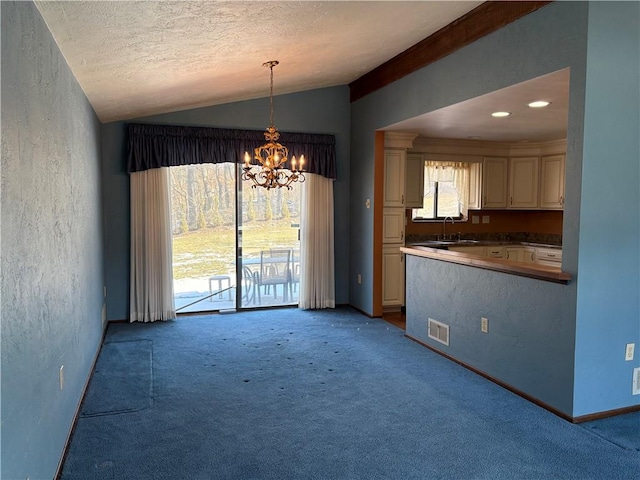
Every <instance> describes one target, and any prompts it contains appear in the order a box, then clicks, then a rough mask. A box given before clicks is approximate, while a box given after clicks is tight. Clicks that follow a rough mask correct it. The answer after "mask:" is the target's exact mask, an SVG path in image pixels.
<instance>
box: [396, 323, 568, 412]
mask: <svg viewBox="0 0 640 480" xmlns="http://www.w3.org/2000/svg"><path fill="white" fill-rule="evenodd" d="M404 336H405V337H407V338H408V339H409V340H412V341H414V342H416V343H419V344H420V345H422V346H423V347H427V348H428V349H429V350H431V351H432V352H435V353H437V354H439V355H442V356H443V357H445V358H447V359H448V360H451V361H452V362H455V363H457V364H458V365H461V366H463V367H464V368H466V369H467V370H471V371H472V372H473V373H476V374H478V375H480V376H481V377H484V378H486V379H487V380H489V381H491V382H493V383H495V384H496V385H500V386H501V387H502V388H506V389H507V390H509V391H510V392H512V393H515V394H516V395H518V396H520V397H522V398H524V399H525V400H528V401H530V402H531V403H534V404H536V405H538V406H539V407H541V408H544V409H545V410H548V411H549V412H551V413H553V414H554V415H557V416H558V417H560V418H562V419H564V420H567V421H568V422H572V423H573V422H574V419H573V417H572V416H570V415H567V414H566V413H564V412H562V411H560V410H558V409H557V408H555V407H552V406H551V405H549V404H548V403H545V402H543V401H542V400H539V399H537V398H535V397H533V396H531V395H529V394H528V393H525V392H523V391H522V390H518V389H517V388H515V387H513V386H512V385H509V384H508V383H505V382H503V381H502V380H498V379H497V378H494V377H492V376H491V375H489V374H487V373H485V372H483V371H482V370H478V369H477V368H475V367H472V366H471V365H469V364H467V363H465V362H462V361H460V360H458V359H457V358H455V357H452V356H451V355H448V354H446V353H444V352H442V351H440V350H438V349H437V348H434V347H432V346H431V345H428V344H426V343H425V342H423V341H422V340H419V339H417V338H415V337H412V336H411V335H409V334H406V333H405V335H404Z"/></svg>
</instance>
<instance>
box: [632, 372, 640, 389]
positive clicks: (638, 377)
mask: <svg viewBox="0 0 640 480" xmlns="http://www.w3.org/2000/svg"><path fill="white" fill-rule="evenodd" d="M632 393H633V395H640V367H638V368H634V369H633V392H632Z"/></svg>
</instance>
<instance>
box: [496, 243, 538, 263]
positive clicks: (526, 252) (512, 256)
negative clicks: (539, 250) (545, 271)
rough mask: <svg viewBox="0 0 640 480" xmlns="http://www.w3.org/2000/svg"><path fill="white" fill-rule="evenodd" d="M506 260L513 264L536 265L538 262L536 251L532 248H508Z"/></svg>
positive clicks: (506, 249)
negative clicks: (536, 261)
mask: <svg viewBox="0 0 640 480" xmlns="http://www.w3.org/2000/svg"><path fill="white" fill-rule="evenodd" d="M504 250H505V257H504V258H505V259H507V260H511V261H512V262H521V263H534V262H535V260H536V249H535V248H531V247H506V248H505V249H504Z"/></svg>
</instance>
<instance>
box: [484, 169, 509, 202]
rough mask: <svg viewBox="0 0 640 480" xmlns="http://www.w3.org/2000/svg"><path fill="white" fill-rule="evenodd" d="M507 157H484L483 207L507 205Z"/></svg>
mask: <svg viewBox="0 0 640 480" xmlns="http://www.w3.org/2000/svg"><path fill="white" fill-rule="evenodd" d="M507 171H508V158H507V157H484V159H483V162H482V208H506V207H507V185H508V184H507Z"/></svg>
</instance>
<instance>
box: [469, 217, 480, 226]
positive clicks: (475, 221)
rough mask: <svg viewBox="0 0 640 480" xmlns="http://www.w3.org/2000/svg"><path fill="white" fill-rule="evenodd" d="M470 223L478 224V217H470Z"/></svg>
mask: <svg viewBox="0 0 640 480" xmlns="http://www.w3.org/2000/svg"><path fill="white" fill-rule="evenodd" d="M471 223H474V224H476V223H480V216H479V215H471Z"/></svg>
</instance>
